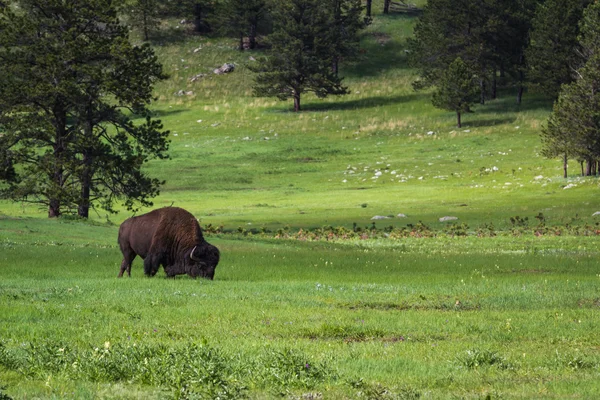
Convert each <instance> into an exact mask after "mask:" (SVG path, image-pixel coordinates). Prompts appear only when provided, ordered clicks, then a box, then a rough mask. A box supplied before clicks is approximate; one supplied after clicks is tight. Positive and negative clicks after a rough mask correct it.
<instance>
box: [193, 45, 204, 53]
mask: <svg viewBox="0 0 600 400" xmlns="http://www.w3.org/2000/svg"><path fill="white" fill-rule="evenodd" d="M200 50H202V46H200V47H198V48H196V49H194V53H197V52H199V51H200Z"/></svg>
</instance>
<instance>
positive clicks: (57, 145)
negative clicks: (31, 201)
mask: <svg viewBox="0 0 600 400" xmlns="http://www.w3.org/2000/svg"><path fill="white" fill-rule="evenodd" d="M53 112H54V116H55V119H56V123H55V125H54V130H55V133H54V135H55V138H54V144H53V162H54V165H53V171H52V176H51V179H52V182H51V185H52V189H51V190H52V191H51V192H50V194H49V196H48V218H57V217H60V215H61V211H60V206H61V192H62V187H63V185H64V182H63V180H64V173H65V171H64V162H65V152H66V151H67V135H66V125H67V115H66V112H65V111H64V110H63V109H62V105H61V104H57V105H56V106H55V107H54V110H53Z"/></svg>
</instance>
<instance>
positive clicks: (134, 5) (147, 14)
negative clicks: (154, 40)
mask: <svg viewBox="0 0 600 400" xmlns="http://www.w3.org/2000/svg"><path fill="white" fill-rule="evenodd" d="M159 7H160V3H159V0H131V1H130V2H129V4H127V5H126V6H125V7H124V8H125V10H126V12H127V14H128V15H129V18H130V24H131V25H132V26H133V27H134V28H138V29H140V30H141V31H142V33H143V35H144V40H149V39H150V33H151V32H153V31H155V30H156V29H157V28H158V26H159V23H160V8H159Z"/></svg>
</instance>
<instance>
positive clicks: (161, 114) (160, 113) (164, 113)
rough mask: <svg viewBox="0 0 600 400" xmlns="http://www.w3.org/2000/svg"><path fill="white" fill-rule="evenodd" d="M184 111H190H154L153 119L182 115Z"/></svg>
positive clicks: (178, 109)
mask: <svg viewBox="0 0 600 400" xmlns="http://www.w3.org/2000/svg"><path fill="white" fill-rule="evenodd" d="M184 111H188V110H184V109H180V108H177V109H174V110H152V117H154V118H163V117H168V116H171V115H177V114H181V113H182V112H184Z"/></svg>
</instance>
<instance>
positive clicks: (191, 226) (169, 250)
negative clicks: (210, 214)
mask: <svg viewBox="0 0 600 400" xmlns="http://www.w3.org/2000/svg"><path fill="white" fill-rule="evenodd" d="M119 247H120V248H121V252H122V253H123V262H122V263H121V271H120V272H119V278H120V277H122V276H123V272H125V270H127V275H129V276H131V262H132V261H133V259H134V258H135V256H138V255H139V256H140V257H142V258H143V259H144V273H145V274H146V275H148V276H154V275H156V273H157V272H158V268H159V267H160V266H161V265H162V266H163V267H164V268H165V272H166V273H167V276H168V277H173V276H175V275H181V274H188V275H189V276H191V277H194V278H195V277H197V276H201V277H203V278H208V279H213V277H214V275H215V268H216V267H217V264H218V263H219V249H217V248H216V247H215V246H213V245H212V244H210V243H208V242H207V241H206V240H204V237H203V236H202V230H201V229H200V225H199V224H198V221H197V220H196V218H194V216H193V215H192V214H190V213H189V212H187V211H185V210H184V209H182V208H178V207H165V208H159V209H158V210H154V211H151V212H149V213H148V214H144V215H140V216H138V217H132V218H129V219H127V220H126V221H125V222H123V223H122V224H121V227H120V228H119Z"/></svg>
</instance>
